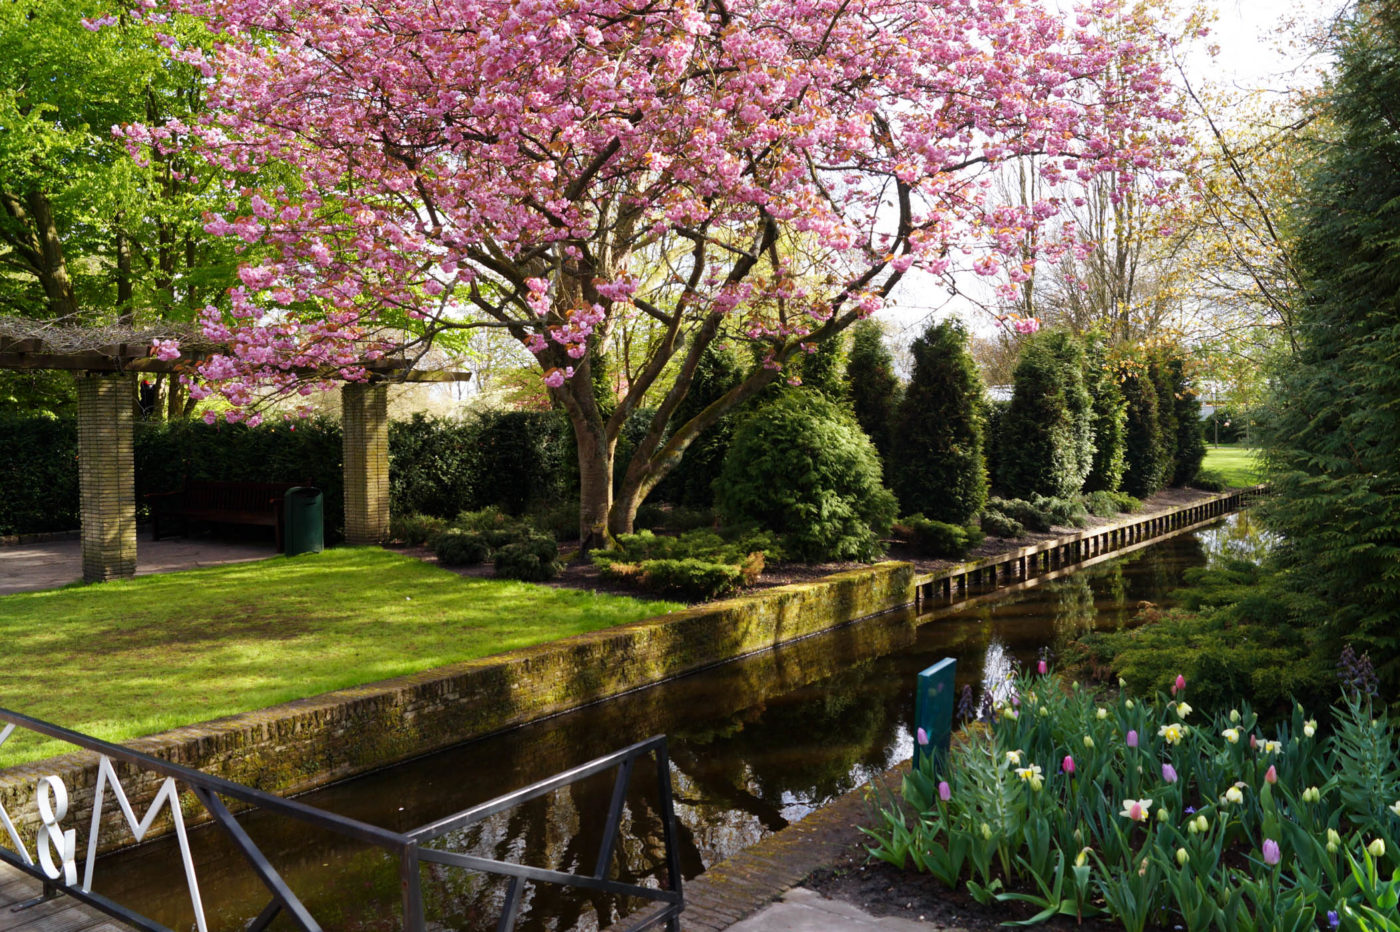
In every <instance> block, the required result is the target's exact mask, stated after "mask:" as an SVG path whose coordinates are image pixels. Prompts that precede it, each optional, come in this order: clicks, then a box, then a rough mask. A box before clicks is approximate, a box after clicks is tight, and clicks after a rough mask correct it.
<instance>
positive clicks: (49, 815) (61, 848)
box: [34, 777, 78, 886]
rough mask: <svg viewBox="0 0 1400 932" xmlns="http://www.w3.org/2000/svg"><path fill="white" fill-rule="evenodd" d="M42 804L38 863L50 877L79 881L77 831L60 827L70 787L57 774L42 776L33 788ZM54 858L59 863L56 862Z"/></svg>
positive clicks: (66, 807)
mask: <svg viewBox="0 0 1400 932" xmlns="http://www.w3.org/2000/svg"><path fill="white" fill-rule="evenodd" d="M34 800H35V802H37V803H38V804H39V818H40V820H41V821H43V823H44V824H43V826H42V827H41V828H40V829H39V838H38V848H39V866H40V867H41V868H42V869H43V871H44V874H45V875H46V876H47V877H48V878H49V879H50V880H59V879H60V878H61V879H62V880H63V882H64V883H66V884H68V885H69V886H73V885H75V884H77V882H78V859H77V858H78V856H77V851H78V832H77V830H76V829H71V828H70V829H69V830H68V831H66V832H65V831H64V830H63V829H61V828H59V825H58V823H59V820H61V819H62V818H63V817H64V816H66V815H67V814H68V787H66V786H64V785H63V781H62V780H60V779H59V778H58V777H41V778H40V779H39V785H38V786H37V787H36V788H35V791H34ZM55 860H56V861H57V863H55Z"/></svg>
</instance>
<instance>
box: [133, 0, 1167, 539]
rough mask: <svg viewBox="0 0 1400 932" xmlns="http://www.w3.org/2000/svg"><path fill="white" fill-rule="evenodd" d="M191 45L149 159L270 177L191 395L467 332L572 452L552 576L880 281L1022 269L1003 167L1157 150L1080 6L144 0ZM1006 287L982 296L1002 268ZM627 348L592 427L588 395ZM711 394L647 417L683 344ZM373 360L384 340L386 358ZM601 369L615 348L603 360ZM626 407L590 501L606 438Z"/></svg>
mask: <svg viewBox="0 0 1400 932" xmlns="http://www.w3.org/2000/svg"><path fill="white" fill-rule="evenodd" d="M173 2H174V4H175V7H176V9H177V10H178V11H180V12H183V13H189V14H193V15H196V16H200V17H203V18H205V19H206V20H207V21H208V22H209V24H210V26H211V28H212V29H214V30H216V31H217V33H218V34H219V35H220V42H219V44H218V45H217V48H216V50H215V52H213V53H212V54H211V55H210V56H209V57H208V59H207V61H206V60H203V59H201V58H200V53H199V52H198V51H197V50H189V51H185V50H181V49H180V48H179V47H178V46H176V47H174V49H173V53H174V54H176V55H180V56H184V57H185V59H186V60H191V61H197V62H198V63H199V64H200V65H201V67H204V68H205V69H206V72H207V74H209V75H210V77H211V85H212V86H211V90H210V104H211V116H210V118H209V119H207V120H206V121H205V122H204V124H203V125H202V126H200V127H197V128H194V129H193V131H192V132H191V131H189V130H188V129H187V130H186V132H187V135H184V136H181V137H180V138H178V139H177V138H174V137H173V136H172V135H171V134H170V133H168V132H166V131H165V130H164V129H163V128H161V127H130V128H127V129H126V130H124V131H125V132H126V133H127V134H128V136H129V137H130V138H131V139H132V142H133V145H134V146H141V145H156V146H172V145H192V146H196V147H198V148H200V149H201V150H202V151H203V154H204V155H205V157H206V158H209V159H211V160H212V161H213V162H214V163H215V164H216V165H219V166H221V167H223V168H226V169H229V170H233V171H238V172H247V173H249V177H250V179H252V178H254V177H255V176H256V174H257V171H258V169H259V168H260V167H261V166H263V165H265V164H268V163H270V162H277V161H282V162H290V163H294V164H296V165H298V166H300V168H301V171H302V175H303V179H304V183H303V184H302V185H301V186H295V187H294V186H281V187H275V188H259V187H257V186H256V183H255V182H254V181H252V180H250V182H249V189H248V190H245V191H243V192H242V193H243V195H244V196H245V197H250V201H249V202H250V203H251V205H252V207H251V213H250V214H247V215H240V216H234V215H231V214H230V215H221V216H211V217H209V218H208V219H209V227H208V229H210V230H211V231H214V232H217V233H223V234H227V235H229V236H235V237H241V238H242V239H243V240H245V241H246V242H247V243H249V244H254V243H257V244H259V245H260V247H271V250H270V252H267V253H265V254H266V255H268V256H269V257H268V258H265V259H262V260H259V261H258V262H257V263H256V264H254V263H249V264H247V265H245V266H244V267H243V268H242V270H241V280H242V283H243V284H242V287H241V288H239V289H236V290H235V292H234V294H233V295H232V307H233V310H232V313H231V315H228V314H225V315H220V314H217V313H214V312H210V314H209V315H207V317H206V328H207V330H208V332H209V335H210V336H212V337H215V338H219V339H223V340H226V341H228V342H229V344H230V345H231V346H232V347H233V350H232V351H231V352H230V353H229V354H228V355H226V356H222V357H217V358H214V359H212V360H210V361H209V362H207V363H206V364H204V365H203V367H202V376H203V377H204V378H205V379H206V380H207V387H203V388H201V390H203V391H210V390H217V391H220V392H222V393H223V394H224V395H225V396H226V397H227V398H228V399H230V400H231V401H233V402H234V403H235V404H238V405H246V404H249V403H250V402H252V401H253V400H254V399H255V398H256V397H257V395H256V391H255V389H258V388H259V387H265V386H269V385H271V386H274V387H277V386H281V387H286V386H289V385H291V384H292V381H293V380H294V379H295V378H296V377H297V376H296V373H297V372H299V371H304V370H305V369H306V368H307V367H308V366H310V367H320V368H321V369H322V370H323V371H327V370H331V371H334V370H339V372H340V374H341V375H342V376H343V377H351V378H353V377H356V376H357V374H358V371H359V370H357V369H356V368H355V366H356V364H357V363H358V362H360V361H362V360H363V359H364V358H365V357H366V356H367V355H368V356H373V355H376V354H379V353H383V352H385V351H387V350H390V349H395V348H401V347H396V346H395V339H394V338H393V337H392V336H391V334H389V333H387V332H386V331H384V330H383V329H382V328H383V326H384V325H385V324H386V323H393V322H395V321H398V322H403V321H411V322H413V323H414V326H413V327H412V328H410V329H412V330H413V332H414V333H415V336H414V337H413V339H412V340H410V341H409V342H410V343H411V344H412V345H411V347H410V348H417V347H418V346H421V343H422V341H426V340H430V339H431V338H432V337H433V336H434V335H435V334H439V333H442V332H444V331H445V330H449V329H452V328H460V327H495V328H501V329H503V330H504V331H506V332H507V333H509V335H510V336H511V337H512V338H514V339H516V340H519V341H520V342H521V343H522V344H524V346H526V347H527V348H528V349H529V350H530V351H532V352H533V353H534V355H535V358H536V359H537V360H538V362H539V365H540V367H541V369H542V371H543V378H544V381H545V384H546V385H547V386H548V387H549V391H550V393H551V395H552V397H553V398H554V399H555V401H556V402H557V404H558V405H560V406H561V407H562V408H563V409H564V410H565V411H566V412H567V413H568V416H569V418H570V420H571V422H572V424H573V428H574V433H575V436H576V440H577V449H578V460H579V472H580V476H581V483H582V498H581V504H582V522H581V523H582V527H581V531H582V534H583V541H584V546H585V547H590V546H596V545H599V544H600V543H602V542H604V541H605V540H606V539H607V537H608V536H609V535H610V534H614V533H621V532H625V531H629V530H631V526H632V521H633V517H634V515H635V513H636V510H637V506H638V505H639V504H640V503H641V502H642V500H643V499H644V498H645V497H646V495H647V493H648V492H649V491H650V490H651V489H652V488H653V487H654V486H655V485H656V483H657V482H658V481H660V479H661V478H662V477H663V476H664V475H665V474H666V472H667V471H668V470H669V469H671V468H672V467H673V466H674V465H675V464H676V463H677V462H678V461H679V459H680V457H681V455H682V454H683V453H684V451H685V449H686V448H687V446H688V445H689V444H690V442H691V441H692V440H693V439H694V438H695V436H696V435H697V434H698V433H699V432H700V431H702V430H704V429H705V428H706V427H707V426H709V425H710V424H712V423H713V422H714V421H715V420H716V419H717V418H718V417H719V416H720V415H722V414H723V413H724V412H725V411H726V410H728V409H730V408H732V407H733V406H734V405H736V404H738V403H740V402H741V401H743V400H744V399H745V398H747V397H750V396H752V395H753V394H754V393H755V392H757V391H758V390H759V389H761V388H762V387H763V386H765V385H767V384H769V383H770V382H772V381H773V380H775V379H777V378H780V377H782V376H783V374H784V373H783V369H784V365H785V364H786V363H787V362H788V361H789V360H790V358H792V357H793V355H794V354H795V353H800V352H803V351H809V350H810V349H811V348H812V346H813V345H814V344H815V343H817V342H819V341H822V340H827V339H831V338H832V337H834V336H835V335H837V334H838V333H840V332H841V331H842V330H843V329H844V328H846V327H848V326H849V325H851V324H852V323H853V322H855V321H857V320H859V319H861V318H863V317H866V316H868V315H869V314H871V313H872V312H874V311H875V310H876V309H878V308H879V307H881V305H882V303H883V302H884V301H885V299H886V298H887V297H888V296H889V294H890V292H891V290H892V289H893V288H894V287H895V285H896V284H897V283H898V282H899V281H900V279H901V277H902V276H904V275H905V273H906V272H907V271H908V270H909V269H910V268H911V267H915V266H917V267H920V268H922V269H924V270H927V271H929V272H931V273H933V274H935V275H945V276H948V275H952V274H953V273H954V272H955V271H956V270H957V269H958V268H959V267H960V266H963V265H970V266H971V267H972V268H973V269H974V270H975V271H976V272H977V273H979V274H982V275H985V276H1001V277H1002V278H1003V279H1004V280H1005V281H1006V282H1007V287H1008V288H1009V289H1014V286H1015V284H1016V282H1018V281H1020V280H1022V279H1024V277H1025V276H1027V275H1029V274H1030V271H1031V269H1032V267H1033V263H1034V262H1035V261H1037V259H1039V258H1043V257H1036V256H1032V257H1027V256H1025V255H1024V252H1023V248H1022V245H1023V243H1024V242H1025V241H1026V239H1027V236H1026V233H1027V232H1028V231H1032V230H1033V231H1037V233H1038V234H1039V235H1037V236H1036V237H1034V239H1035V241H1036V242H1037V243H1040V244H1043V245H1042V246H1041V247H1040V248H1041V249H1042V250H1043V251H1045V252H1047V253H1048V254H1049V258H1054V253H1055V250H1056V248H1057V247H1056V245H1055V242H1056V239H1057V237H1056V235H1055V233H1056V231H1057V230H1058V229H1059V220H1058V219H1057V218H1058V215H1059V214H1060V207H1061V205H1060V203H1059V202H1058V200H1056V199H1053V198H1050V199H1045V200H1041V201H1036V202H1033V203H1028V204H1019V205H1012V206H1007V205H1004V204H997V203H996V202H995V199H994V198H993V197H992V196H991V195H992V194H993V190H994V189H993V187H992V186H991V184H990V177H991V174H992V173H993V172H994V171H995V170H996V168H997V166H998V165H1000V164H1001V163H1004V162H1007V161H1008V160H1012V159H1017V158H1021V157H1024V156H1028V155H1032V154H1034V155H1036V156H1038V157H1039V158H1038V159H1037V165H1038V170H1039V171H1041V172H1042V173H1043V174H1044V176H1045V177H1046V179H1047V181H1048V182H1050V184H1049V185H1047V188H1055V186H1056V184H1058V183H1059V182H1061V181H1063V180H1067V179H1068V180H1079V181H1084V182H1087V181H1091V180H1093V179H1094V178H1096V177H1099V176H1101V175H1104V174H1105V173H1120V174H1122V173H1143V172H1146V173H1149V174H1152V173H1154V172H1157V171H1159V170H1161V169H1163V168H1164V167H1166V166H1167V165H1168V163H1169V160H1170V159H1171V157H1172V154H1173V151H1174V149H1175V147H1176V146H1177V145H1179V144H1180V142H1181V140H1179V139H1178V138H1176V130H1175V128H1174V124H1175V123H1176V122H1177V121H1178V120H1179V119H1180V116H1179V114H1178V112H1177V110H1176V108H1175V107H1174V106H1173V105H1172V103H1171V88H1170V86H1169V81H1168V80H1167V77H1166V72H1165V69H1164V67H1163V61H1164V58H1165V56H1164V52H1165V49H1166V40H1165V39H1164V38H1163V37H1162V33H1161V31H1160V30H1159V29H1158V26H1157V24H1156V23H1155V22H1154V19H1153V17H1152V15H1151V14H1150V13H1148V12H1146V10H1147V7H1146V5H1145V4H1144V5H1142V6H1125V5H1124V4H1123V3H1120V2H1119V0H1089V2H1088V5H1087V6H1086V7H1085V8H1084V10H1082V11H1081V12H1079V13H1078V14H1077V15H1074V16H1071V17H1070V18H1068V19H1066V18H1064V17H1063V16H1061V15H1060V14H1058V13H1055V12H1052V11H1051V10H1049V9H1048V8H1046V7H1045V6H1043V5H1042V4H1041V3H1039V2H1038V0H937V2H930V0H437V2H434V3H431V4H427V3H423V2H422V0H351V2H345V0H173ZM1008 264H1010V266H1011V267H1010V268H1005V266H1007V265H1008ZM639 323H645V324H646V325H647V326H648V327H650V328H651V331H650V334H649V337H650V338H649V340H648V341H647V346H648V349H647V352H646V354H645V358H643V359H642V360H641V361H640V362H639V363H637V362H636V360H635V358H634V359H633V362H634V363H636V364H635V365H634V367H633V368H632V370H631V371H630V373H629V378H628V379H627V380H626V383H625V385H624V386H623V388H622V389H621V390H620V391H619V392H618V394H619V395H620V397H617V398H616V399H615V403H612V402H613V401H614V399H606V400H607V402H608V403H600V398H599V394H598V392H597V390H596V388H595V383H596V382H597V381H599V380H596V379H595V378H594V375H595V369H596V367H597V366H599V365H602V364H604V363H605V362H606V360H607V359H608V358H609V353H610V351H611V350H612V347H613V346H614V343H615V341H616V340H617V338H618V334H619V333H620V332H621V331H622V330H624V329H626V328H635V327H636V326H637V325H638V324H639ZM720 338H723V339H735V338H737V339H742V340H747V341H750V342H752V343H754V344H757V345H758V346H759V347H760V352H758V353H757V354H756V358H757V359H759V360H761V361H760V362H757V363H756V364H755V365H754V368H753V370H752V371H751V372H750V373H749V374H748V376H747V377H746V378H745V379H744V380H743V382H742V383H741V384H739V385H738V386H737V387H735V388H734V389H733V390H731V391H730V392H729V393H728V394H726V395H725V396H724V397H722V398H721V399H719V400H718V401H716V402H714V403H713V404H711V405H710V406H709V407H707V408H706V409H705V410H703V411H702V412H701V413H700V414H698V415H696V416H695V417H693V418H691V419H690V420H689V421H687V422H686V423H673V422H672V414H673V412H675V411H676V409H677V406H678V404H679V403H680V401H681V400H682V398H683V397H684V396H685V394H686V392H687V390H688V389H689V387H690V384H691V379H692V375H693V373H694V372H695V369H696V365H697V363H698V361H699V359H700V356H701V354H702V352H703V351H704V349H705V348H706V347H707V346H708V345H710V344H711V343H712V342H713V341H715V340H716V339H720ZM400 342H402V341H400ZM634 349H635V347H634ZM644 408H651V409H654V412H655V413H654V415H653V416H652V418H651V422H650V428H649V430H648V431H647V433H646V435H645V437H644V438H643V439H642V441H641V442H640V443H639V444H638V445H637V447H636V449H635V452H634V453H633V454H632V456H631V459H630V461H629V462H628V463H626V464H625V472H624V473H623V478H622V480H621V483H620V487H619V489H618V491H617V493H616V496H614V491H613V486H614V482H613V477H614V451H615V446H616V442H617V438H618V435H619V431H620V430H621V428H622V426H623V424H624V422H625V421H626V420H627V419H628V418H629V417H630V416H631V415H633V414H634V413H635V412H637V411H638V410H639V409H644Z"/></svg>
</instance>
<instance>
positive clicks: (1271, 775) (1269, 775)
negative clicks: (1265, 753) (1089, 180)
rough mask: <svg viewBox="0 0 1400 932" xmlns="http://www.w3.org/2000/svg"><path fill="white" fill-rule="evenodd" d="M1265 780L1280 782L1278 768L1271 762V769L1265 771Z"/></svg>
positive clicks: (1266, 781)
mask: <svg viewBox="0 0 1400 932" xmlns="http://www.w3.org/2000/svg"><path fill="white" fill-rule="evenodd" d="M1264 782H1265V783H1277V782H1278V770H1277V769H1276V768H1275V767H1274V765H1273V764H1270V765H1269V769H1268V770H1266V771H1264Z"/></svg>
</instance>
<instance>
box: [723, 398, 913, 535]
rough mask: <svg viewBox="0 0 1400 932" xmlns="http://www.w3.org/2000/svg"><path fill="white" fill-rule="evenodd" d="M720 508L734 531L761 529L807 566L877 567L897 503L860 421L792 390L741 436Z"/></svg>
mask: <svg viewBox="0 0 1400 932" xmlns="http://www.w3.org/2000/svg"><path fill="white" fill-rule="evenodd" d="M715 501H716V504H717V505H718V506H719V509H720V512H721V513H722V514H723V516H724V517H725V519H726V520H727V521H729V522H731V523H744V522H753V523H756V524H758V525H759V526H760V527H762V528H764V529H766V530H771V531H774V532H776V533H777V534H779V535H781V537H782V547H783V551H784V552H785V553H786V554H787V555H788V556H791V557H795V558H797V559H800V560H807V561H820V560H873V559H875V558H876V557H877V556H878V555H879V554H880V552H881V546H880V538H881V537H882V536H884V535H885V534H887V533H889V529H890V525H891V524H892V523H893V521H894V516H895V507H896V505H895V497H894V493H892V492H890V491H889V490H888V489H886V488H885V487H884V486H883V485H881V483H880V456H879V454H878V453H876V452H875V446H874V444H872V443H871V442H870V438H869V437H867V436H866V435H865V432H864V431H862V430H861V429H860V425H859V424H857V423H856V421H855V418H853V417H852V416H851V415H850V414H848V413H846V412H845V411H844V410H843V409H842V408H841V407H840V406H839V405H837V404H836V403H835V402H833V401H831V400H829V399H828V398H826V397H825V396H823V395H822V394H821V393H819V392H810V391H801V390H800V389H799V390H792V389H789V390H787V391H783V392H781V393H779V394H778V396H777V397H776V398H774V399H773V400H771V401H768V402H767V403H765V404H764V405H763V406H762V407H760V408H759V409H758V410H757V411H755V412H754V413H753V414H752V415H750V416H749V417H748V418H747V419H746V420H745V421H744V422H743V424H741V425H740V426H739V428H738V430H737V431H736V432H735V434H734V442H733V443H732V444H731V445H730V448H729V455H728V457H726V458H725V461H724V472H723V473H722V474H721V476H720V481H719V482H718V483H717V484H716V486H715Z"/></svg>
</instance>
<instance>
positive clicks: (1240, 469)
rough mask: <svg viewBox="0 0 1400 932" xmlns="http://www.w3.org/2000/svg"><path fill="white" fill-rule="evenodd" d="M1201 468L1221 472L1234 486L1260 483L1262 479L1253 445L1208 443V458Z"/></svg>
mask: <svg viewBox="0 0 1400 932" xmlns="http://www.w3.org/2000/svg"><path fill="white" fill-rule="evenodd" d="M1201 469H1208V470H1210V471H1211V472H1217V473H1219V474H1220V475H1221V476H1223V477H1224V479H1225V481H1226V482H1228V483H1229V484H1230V485H1231V486H1232V487H1234V486H1245V485H1258V484H1259V483H1260V482H1261V481H1262V480H1261V479H1260V477H1259V466H1258V464H1257V463H1256V462H1255V459H1254V448H1253V447H1241V446H1235V445H1234V444H1225V443H1222V444H1220V445H1218V446H1216V445H1214V444H1207V445H1206V458H1205V462H1203V463H1202V464H1201Z"/></svg>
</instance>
